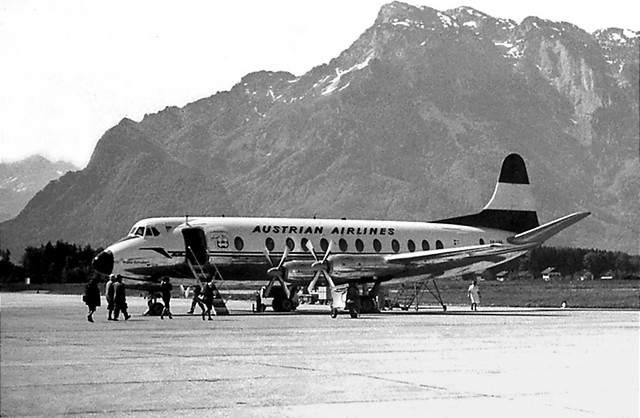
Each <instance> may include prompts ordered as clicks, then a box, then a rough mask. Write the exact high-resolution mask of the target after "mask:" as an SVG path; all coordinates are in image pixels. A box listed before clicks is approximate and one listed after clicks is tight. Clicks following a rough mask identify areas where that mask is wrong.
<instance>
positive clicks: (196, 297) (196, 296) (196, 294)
mask: <svg viewBox="0 0 640 418" xmlns="http://www.w3.org/2000/svg"><path fill="white" fill-rule="evenodd" d="M201 295H202V288H201V287H200V285H199V284H197V285H196V286H195V287H194V288H193V299H192V300H191V309H189V314H190V315H191V314H193V311H194V310H195V308H196V304H198V306H199V307H200V309H202V313H203V314H204V311H205V308H204V305H203V304H202V301H201V300H200V298H201Z"/></svg>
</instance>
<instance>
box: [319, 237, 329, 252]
mask: <svg viewBox="0 0 640 418" xmlns="http://www.w3.org/2000/svg"><path fill="white" fill-rule="evenodd" d="M320 248H322V251H324V252H327V248H329V241H327V240H326V239H324V238H322V239H321V240H320Z"/></svg>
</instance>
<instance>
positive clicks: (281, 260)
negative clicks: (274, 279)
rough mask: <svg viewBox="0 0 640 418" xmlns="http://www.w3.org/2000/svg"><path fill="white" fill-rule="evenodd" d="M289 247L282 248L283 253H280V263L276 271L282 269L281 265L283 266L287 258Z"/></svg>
mask: <svg viewBox="0 0 640 418" xmlns="http://www.w3.org/2000/svg"><path fill="white" fill-rule="evenodd" d="M289 251H290V250H289V247H288V246H287V245H285V246H284V252H283V253H282V258H281V259H280V263H279V264H278V269H281V268H282V265H283V264H284V261H285V260H286V259H287V257H288V256H289Z"/></svg>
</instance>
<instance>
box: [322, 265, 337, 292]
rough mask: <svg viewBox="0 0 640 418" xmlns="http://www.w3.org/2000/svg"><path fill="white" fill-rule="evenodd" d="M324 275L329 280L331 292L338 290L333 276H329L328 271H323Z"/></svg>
mask: <svg viewBox="0 0 640 418" xmlns="http://www.w3.org/2000/svg"><path fill="white" fill-rule="evenodd" d="M322 274H324V278H325V279H327V282H328V283H329V288H330V289H331V290H334V289H335V288H336V284H335V283H334V282H333V279H332V278H331V276H329V272H328V271H327V270H326V269H322Z"/></svg>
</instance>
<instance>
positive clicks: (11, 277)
mask: <svg viewBox="0 0 640 418" xmlns="http://www.w3.org/2000/svg"><path fill="white" fill-rule="evenodd" d="M100 251H102V249H100V248H99V249H93V248H91V246H90V245H86V246H84V247H83V246H79V245H76V244H69V243H67V242H64V241H58V242H56V243H55V244H53V243H51V242H48V243H46V244H44V245H41V246H39V247H27V248H26V249H25V251H24V254H23V255H22V260H21V263H20V264H14V263H13V261H11V252H10V251H9V250H0V281H1V282H2V283H3V284H5V283H18V282H22V283H24V281H25V279H26V278H29V280H30V282H31V283H33V284H39V283H86V282H87V281H89V280H90V279H91V278H93V277H99V276H100V274H99V273H97V272H96V271H95V270H93V267H91V260H93V258H94V257H95V256H96V255H97V254H98V253H99V252H100Z"/></svg>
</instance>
